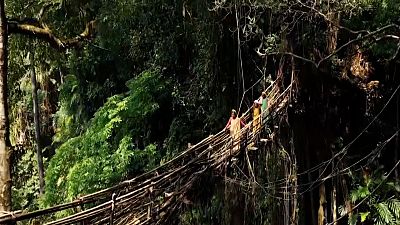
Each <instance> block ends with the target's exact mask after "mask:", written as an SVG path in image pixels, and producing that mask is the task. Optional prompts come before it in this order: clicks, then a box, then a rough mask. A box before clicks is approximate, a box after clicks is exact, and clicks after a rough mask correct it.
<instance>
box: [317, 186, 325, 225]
mask: <svg viewBox="0 0 400 225" xmlns="http://www.w3.org/2000/svg"><path fill="white" fill-rule="evenodd" d="M325 203H326V196H325V184H324V183H322V184H321V185H320V186H319V209H318V225H324V224H325V219H326V217H325V214H326V213H325Z"/></svg>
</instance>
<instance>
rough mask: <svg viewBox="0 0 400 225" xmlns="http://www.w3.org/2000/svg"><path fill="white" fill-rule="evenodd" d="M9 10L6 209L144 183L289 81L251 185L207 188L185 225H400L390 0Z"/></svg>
mask: <svg viewBox="0 0 400 225" xmlns="http://www.w3.org/2000/svg"><path fill="white" fill-rule="evenodd" d="M2 9H3V10H5V17H4V18H7V20H8V31H9V33H8V46H6V47H7V49H8V77H7V83H8V90H7V93H8V95H7V98H6V99H7V101H8V113H7V114H8V115H6V116H8V119H9V139H10V146H11V149H12V150H11V152H12V154H11V161H10V165H11V177H12V182H11V187H12V192H11V199H12V210H30V211H32V210H36V209H41V208H45V207H49V206H53V205H56V204H60V203H64V202H69V201H72V200H74V199H76V198H77V197H78V196H82V195H85V194H89V193H92V192H95V191H98V190H101V189H103V188H107V187H110V186H112V185H115V184H117V183H119V182H120V181H123V180H125V179H129V178H132V177H135V176H137V175H140V174H142V173H144V172H146V171H148V170H150V169H152V168H154V167H155V166H157V165H160V164H162V163H163V162H165V161H167V160H168V159H171V158H172V157H174V156H175V155H176V154H178V153H179V152H181V151H182V150H184V149H186V148H187V146H188V144H189V143H191V144H195V143H197V142H199V141H200V140H201V139H203V138H205V137H207V136H209V135H211V134H214V133H217V132H218V131H220V130H222V129H223V128H224V126H225V124H226V122H227V120H228V119H229V116H230V111H231V109H236V110H238V111H240V112H243V111H245V110H247V108H249V107H251V105H252V102H253V100H254V99H256V98H258V97H259V96H260V94H261V91H262V90H263V89H264V88H265V87H266V86H268V85H269V84H270V83H271V82H272V81H273V80H275V79H276V78H277V77H280V78H281V81H280V82H282V86H284V85H287V84H288V83H292V90H291V99H290V104H289V106H288V108H287V109H286V111H285V115H284V116H283V117H282V118H281V119H279V120H275V121H273V122H272V124H270V126H271V128H270V131H271V134H270V135H269V136H270V137H272V139H273V144H272V145H271V146H269V147H268V149H264V151H260V153H259V154H258V155H253V156H252V159H251V160H252V161H253V162H254V167H255V170H257V171H259V172H258V173H257V174H258V177H256V178H257V185H258V186H257V187H254V186H252V185H243V183H245V182H244V181H243V180H246V177H245V176H242V175H240V174H239V175H238V173H239V172H238V171H233V172H231V174H230V175H231V176H233V177H235V178H237V182H236V183H235V182H230V181H228V180H226V179H224V178H223V177H220V179H211V178H210V179H208V180H207V181H204V182H209V185H207V186H208V187H209V188H205V187H204V186H200V187H198V188H199V189H202V190H199V191H200V192H201V193H200V194H199V196H200V197H198V198H197V199H192V202H191V204H189V205H188V206H187V209H185V210H183V211H182V212H181V215H177V216H178V217H179V218H180V219H179V223H180V224H285V225H286V224H314V225H316V224H318V225H320V224H321V225H322V224H347V223H348V224H393V225H395V224H399V223H400V184H399V171H400V168H399V167H398V162H399V144H400V140H399V136H398V131H399V129H400V126H399V125H400V124H399V116H400V112H399V104H400V100H399V99H400V94H399V91H398V89H399V87H400V86H399V85H400V77H399V76H400V75H399V70H400V54H399V50H400V1H399V0H320V1H318V0H315V1H313V0H214V1H208V0H191V1H189V0H146V1H142V0H135V1H130V0H37V1H34V0H24V1H23V0H5V2H3V3H2ZM88 24H89V25H90V26H88ZM22 25H30V26H33V27H39V28H40V29H41V30H43V31H45V32H48V34H47V33H46V35H40V33H39V32H35V31H32V32H28V31H24V30H23V29H24V27H23V26H22ZM85 27H86V30H85ZM12 31H16V32H14V33H12ZM82 31H84V33H82ZM85 32H86V33H85ZM88 33H90V35H87V37H86V36H85V38H83V37H84V34H88ZM49 34H50V35H49ZM79 34H81V36H79ZM77 35H78V37H80V38H78V39H76V40H79V42H78V41H77V42H76V43H75V42H72V41H71V42H67V41H64V42H62V41H63V40H69V39H71V38H74V37H76V36H77ZM54 37H58V38H59V39H60V40H61V41H60V42H54ZM60 43H61V44H60ZM72 43H73V45H72ZM68 44H69V45H68ZM253 84H255V85H253ZM35 105H36V106H35ZM35 107H36V109H35V110H34V108H35ZM35 125H37V126H36V127H35ZM35 135H37V136H35ZM38 152H41V154H42V156H39V157H38V155H37V153H38ZM40 158H42V159H43V163H38V159H40ZM40 164H43V165H42V166H40ZM40 167H41V168H42V169H43V171H44V179H43V182H42V185H41V182H40V180H41V179H40V172H39V170H38V168H40ZM288 171H291V172H290V176H288ZM210 176H211V175H210ZM283 178H286V180H285V181H282V179H283ZM249 182H250V181H249ZM41 186H42V188H41ZM204 189H207V190H204ZM289 189H290V193H291V194H290V195H289V194H288V193H289ZM203 192H204V193H203ZM292 194H293V195H294V196H295V197H293V196H292ZM286 198H290V201H289V200H287V199H286ZM68 213H71V212H64V213H59V214H57V215H56V216H57V217H61V216H65V215H67V214H68ZM342 216H343V219H342ZM338 218H340V219H339V220H338ZM336 220H338V221H336ZM39 223H40V222H39Z"/></svg>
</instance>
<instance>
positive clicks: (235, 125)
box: [225, 109, 246, 150]
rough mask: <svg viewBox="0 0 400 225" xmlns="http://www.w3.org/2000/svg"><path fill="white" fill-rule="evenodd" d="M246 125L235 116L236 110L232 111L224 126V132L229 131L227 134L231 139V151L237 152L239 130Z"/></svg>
mask: <svg viewBox="0 0 400 225" xmlns="http://www.w3.org/2000/svg"><path fill="white" fill-rule="evenodd" d="M245 125H246V124H245V123H244V122H243V121H242V119H241V118H239V117H238V116H237V112H236V110H234V109H232V112H231V117H230V118H229V121H228V123H227V124H226V126H225V130H229V134H230V136H231V138H232V143H233V146H234V147H233V150H238V149H239V147H240V128H241V127H244V126H245Z"/></svg>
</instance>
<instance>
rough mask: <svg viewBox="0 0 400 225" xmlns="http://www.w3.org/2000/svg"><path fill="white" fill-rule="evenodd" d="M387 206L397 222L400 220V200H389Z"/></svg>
mask: <svg viewBox="0 0 400 225" xmlns="http://www.w3.org/2000/svg"><path fill="white" fill-rule="evenodd" d="M386 204H387V205H388V207H389V209H390V211H391V212H392V214H393V217H394V218H396V220H400V200H398V199H389V200H387V201H386Z"/></svg>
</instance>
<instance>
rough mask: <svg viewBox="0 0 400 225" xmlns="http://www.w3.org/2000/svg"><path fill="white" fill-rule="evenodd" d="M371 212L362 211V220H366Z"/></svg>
mask: <svg viewBox="0 0 400 225" xmlns="http://www.w3.org/2000/svg"><path fill="white" fill-rule="evenodd" d="M369 214H370V212H362V213H360V217H361V222H364V221H365V220H366V219H367V217H368V215H369Z"/></svg>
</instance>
